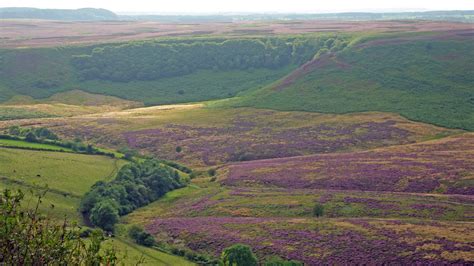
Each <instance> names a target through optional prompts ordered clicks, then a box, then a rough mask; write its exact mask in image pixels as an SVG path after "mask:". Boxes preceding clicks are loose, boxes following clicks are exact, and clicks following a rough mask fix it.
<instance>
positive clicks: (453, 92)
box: [223, 35, 474, 130]
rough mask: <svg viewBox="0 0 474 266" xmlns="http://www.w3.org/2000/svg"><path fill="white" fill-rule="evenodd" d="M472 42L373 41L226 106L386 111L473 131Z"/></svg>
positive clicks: (457, 39)
mask: <svg viewBox="0 0 474 266" xmlns="http://www.w3.org/2000/svg"><path fill="white" fill-rule="evenodd" d="M473 51H474V42H473V38H472V36H466V37H460V36H457V37H456V36H454V37H452V38H450V39H449V38H448V39H446V38H442V37H430V38H424V39H420V37H419V36H418V35H416V36H412V37H405V38H403V39H401V38H398V39H397V38H391V39H389V40H388V41H384V40H378V41H377V40H372V41H367V42H365V43H364V42H363V43H359V44H357V45H354V46H351V47H349V48H347V49H346V50H344V51H343V52H342V53H340V54H338V55H334V56H330V57H329V56H326V57H322V58H321V59H319V60H316V61H315V62H314V63H313V64H312V65H310V66H308V67H307V69H306V70H305V71H304V72H305V73H303V74H301V75H294V76H291V75H290V76H289V77H288V78H287V79H284V80H282V81H281V82H280V83H275V84H274V85H271V86H268V87H266V88H264V89H261V90H256V91H253V92H251V93H247V94H245V95H241V97H237V98H236V99H235V100H231V101H224V102H223V105H231V106H253V107H259V108H271V109H277V110H299V111H303V110H304V111H312V112H325V113H349V112H361V111H385V112H393V113H398V114H401V115H403V116H405V117H407V118H409V119H412V120H415V121H423V122H427V123H432V124H436V125H441V126H445V127H450V128H463V129H468V130H474V122H473V121H474V92H473V90H472V88H473V84H474V79H473V77H474V72H473V69H474V65H473V62H474V60H472V58H474V53H473Z"/></svg>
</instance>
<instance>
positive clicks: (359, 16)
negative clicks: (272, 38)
mask: <svg viewBox="0 0 474 266" xmlns="http://www.w3.org/2000/svg"><path fill="white" fill-rule="evenodd" d="M119 16H120V18H121V19H123V20H153V21H166V22H204V21H207V22H231V21H259V20H350V21H374V20H436V21H457V22H470V23H473V22H474V10H453V11H426V12H378V13H372V12H347V13H323V14H271V13H269V14H234V15H231V14H223V15H219V14H213V15H158V14H157V15H151V14H146V15H145V14H144V15H140V14H138V15H119Z"/></svg>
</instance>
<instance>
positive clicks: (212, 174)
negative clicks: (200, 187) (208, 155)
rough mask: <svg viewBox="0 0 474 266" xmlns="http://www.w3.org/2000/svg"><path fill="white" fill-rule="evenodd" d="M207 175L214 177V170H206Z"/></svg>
mask: <svg viewBox="0 0 474 266" xmlns="http://www.w3.org/2000/svg"><path fill="white" fill-rule="evenodd" d="M207 174H208V175H209V176H215V175H216V169H214V168H212V169H209V170H207Z"/></svg>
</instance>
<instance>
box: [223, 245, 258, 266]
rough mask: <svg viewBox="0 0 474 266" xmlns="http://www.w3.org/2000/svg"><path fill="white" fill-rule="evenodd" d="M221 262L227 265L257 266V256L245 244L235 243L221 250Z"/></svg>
mask: <svg viewBox="0 0 474 266" xmlns="http://www.w3.org/2000/svg"><path fill="white" fill-rule="evenodd" d="M221 259H222V262H223V263H224V265H227V266H257V265H258V260H257V257H256V256H255V255H254V254H253V252H252V249H251V248H250V247H249V246H247V245H242V244H236V245H233V246H230V247H228V248H226V249H224V251H223V252H222V255H221Z"/></svg>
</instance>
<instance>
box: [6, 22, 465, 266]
mask: <svg viewBox="0 0 474 266" xmlns="http://www.w3.org/2000/svg"><path fill="white" fill-rule="evenodd" d="M466 16H467V15H466ZM472 25H473V24H472V23H470V22H458V21H439V20H436V21H435V20H414V19H401V20H360V21H353V20H351V21H349V20H347V21H343V20H318V19H314V18H313V19H300V20H297V19H292V20H242V21H234V22H229V21H198V22H193V23H189V22H182V21H180V22H171V23H170V22H169V21H168V22H163V21H160V20H147V21H144V20H133V21H127V20H113V21H81V22H78V21H59V20H57V21H53V20H21V19H4V20H2V21H1V24H0V27H1V29H2V30H1V33H0V35H1V36H0V37H1V38H0V102H1V103H0V131H1V135H0V188H2V189H5V188H9V189H22V190H24V191H31V192H32V194H31V193H30V194H28V196H27V199H29V200H32V199H34V197H35V193H40V192H41V191H47V193H46V194H45V195H44V198H43V202H44V203H45V204H43V206H42V207H41V210H42V211H44V212H45V213H48V215H50V216H51V217H52V218H53V219H57V220H61V219H62V218H64V217H65V216H66V217H68V218H69V219H72V220H74V221H77V222H78V223H79V224H80V225H81V226H82V227H83V228H89V227H101V228H103V229H104V230H106V231H110V232H113V237H110V238H108V240H107V245H115V246H116V248H117V249H118V251H119V253H120V254H122V255H121V256H124V254H127V256H126V257H124V258H123V259H124V261H126V262H127V263H132V262H134V261H137V260H140V257H142V258H144V261H145V264H149V265H187V264H190V265H192V264H194V263H197V264H204V263H208V264H215V263H218V261H219V258H220V256H221V253H222V252H223V250H224V249H225V248H227V247H229V246H232V245H234V244H246V245H249V246H250V247H251V248H252V250H253V252H254V253H255V254H256V256H257V257H258V260H259V262H260V263H262V264H264V263H265V262H266V261H268V260H269V259H271V258H274V257H275V256H276V257H279V258H281V259H282V260H288V261H289V260H293V263H297V262H295V261H298V262H300V263H304V264H305V265H318V264H391V263H393V264H414V263H418V264H471V263H473V262H474V243H473V239H474V234H473V232H474V224H473V222H474V133H473V130H474V63H473V62H474V52H473V51H474V29H473V26H472ZM52 205H53V206H54V208H50V207H51V206H52ZM25 207H27V206H25ZM137 228H139V229H137ZM137 230H138V231H137ZM131 232H135V233H131ZM136 232H138V233H136ZM269 265H272V264H269ZM282 265H286V264H282ZM288 265H294V264H288ZM296 265H298V264H296Z"/></svg>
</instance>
